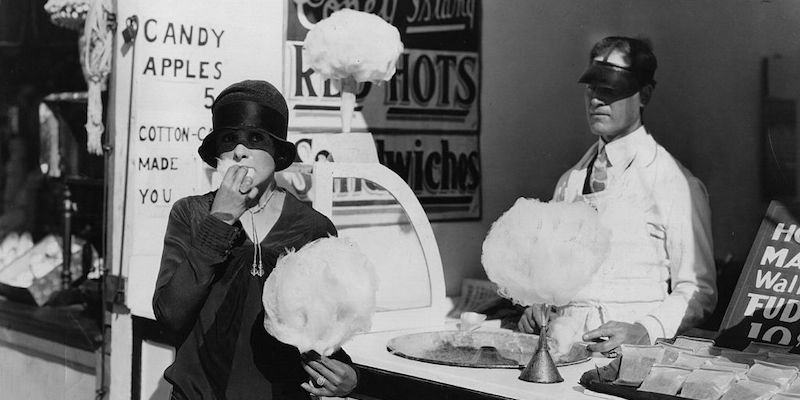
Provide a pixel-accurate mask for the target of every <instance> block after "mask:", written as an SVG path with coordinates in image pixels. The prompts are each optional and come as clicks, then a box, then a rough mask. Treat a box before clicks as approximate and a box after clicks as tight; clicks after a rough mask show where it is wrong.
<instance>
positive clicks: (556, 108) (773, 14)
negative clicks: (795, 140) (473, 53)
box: [434, 0, 800, 295]
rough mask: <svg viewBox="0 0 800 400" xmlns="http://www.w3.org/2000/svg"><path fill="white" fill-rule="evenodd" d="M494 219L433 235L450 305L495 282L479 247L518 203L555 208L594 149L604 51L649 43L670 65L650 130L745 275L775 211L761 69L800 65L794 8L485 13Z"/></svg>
mask: <svg viewBox="0 0 800 400" xmlns="http://www.w3.org/2000/svg"><path fill="white" fill-rule="evenodd" d="M483 13H484V20H483V23H484V25H483V32H482V35H483V42H482V46H483V49H482V52H483V53H482V57H483V64H482V67H483V71H482V82H483V85H482V87H481V90H482V97H481V98H482V104H481V110H482V111H481V118H482V120H481V124H482V127H481V152H482V158H481V162H482V174H483V219H482V220H481V221H479V222H463V223H439V224H434V231H435V233H436V237H437V240H438V243H439V247H440V250H441V253H442V258H443V263H444V267H445V280H446V283H447V292H448V295H455V294H458V292H459V290H460V284H461V280H462V279H463V278H465V277H484V276H485V275H484V273H483V269H482V267H481V264H480V254H481V251H480V247H481V243H482V242H483V238H484V237H485V235H486V232H487V231H488V229H489V226H490V225H491V223H492V222H493V221H494V220H496V219H497V218H498V217H499V216H500V215H501V214H502V212H504V211H505V210H507V209H508V208H509V207H510V206H511V205H512V204H513V202H514V200H515V199H516V198H517V197H519V196H526V197H535V198H540V199H543V200H549V199H550V198H551V196H552V188H553V186H554V185H555V183H556V180H557V179H558V177H559V176H560V174H561V173H562V172H563V171H564V170H566V169H567V168H569V167H570V166H571V165H573V164H574V163H575V162H576V161H577V159H578V158H579V157H580V156H581V155H582V154H583V152H584V151H585V150H586V148H587V146H589V145H590V144H591V142H592V140H593V137H592V136H591V135H590V134H589V133H588V130H587V128H586V123H585V117H584V115H585V114H584V111H583V96H582V87H581V86H580V85H578V84H576V81H577V78H578V76H579V75H580V73H581V72H582V71H583V69H584V68H585V65H586V62H587V59H588V52H589V49H590V48H591V46H592V44H593V43H594V42H595V41H597V40H598V39H600V38H602V37H604V36H607V35H612V34H614V35H628V36H639V35H641V36H646V37H649V38H650V39H651V40H652V41H653V44H654V48H655V53H656V55H657V56H658V59H659V68H658V70H657V72H656V80H657V81H658V86H657V88H656V91H655V94H654V98H653V101H652V103H651V104H650V106H649V107H648V109H647V113H646V124H647V126H648V128H649V129H650V130H651V132H652V133H653V134H654V136H655V137H656V139H657V140H658V141H660V142H661V143H662V144H663V145H664V146H665V147H666V148H667V149H668V150H669V151H670V152H672V154H673V155H674V156H675V157H676V158H678V159H679V160H680V161H681V162H682V163H683V164H684V165H686V166H687V167H688V168H690V169H691V170H692V171H693V172H694V174H695V175H697V176H698V177H699V178H700V179H702V180H703V181H704V182H705V184H706V186H707V187H708V191H709V194H710V201H711V209H712V214H713V217H712V218H713V221H712V222H713V233H714V240H715V253H716V257H717V258H718V259H724V258H725V257H727V256H730V257H732V258H733V259H734V260H739V261H743V260H744V259H745V258H746V256H747V252H748V251H749V248H750V244H751V243H752V240H753V238H754V236H755V232H756V230H757V228H758V224H759V223H760V221H761V218H762V217H763V215H764V212H765V211H766V206H767V200H765V199H763V198H762V197H761V192H760V180H759V164H760V162H761V161H760V160H761V156H760V151H761V150H760V145H761V133H760V131H759V129H760V128H759V127H760V115H759V107H760V103H759V96H760V92H759V90H760V86H759V85H760V83H759V79H760V62H761V58H762V57H764V56H769V55H772V54H774V53H784V54H785V53H796V52H797V51H798V44H800V40H798V39H800V4H798V3H797V2H796V1H794V0H772V1H755V0H726V1H724V2H723V1H691V0H679V1H657V0H636V1H622V0H603V1H600V0H552V1H535V2H534V1H526V0H515V1H502V2H500V1H491V0H487V1H485V2H484V3H483Z"/></svg>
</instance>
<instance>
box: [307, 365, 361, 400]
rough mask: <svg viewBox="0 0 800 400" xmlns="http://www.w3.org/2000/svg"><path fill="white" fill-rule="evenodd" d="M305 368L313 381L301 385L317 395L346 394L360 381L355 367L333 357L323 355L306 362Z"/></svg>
mask: <svg viewBox="0 0 800 400" xmlns="http://www.w3.org/2000/svg"><path fill="white" fill-rule="evenodd" d="M303 369H305V370H306V372H307V373H308V376H309V377H311V381H310V382H305V383H303V384H302V385H300V386H301V387H302V388H303V389H305V390H306V391H307V392H308V393H311V394H313V395H316V396H345V395H347V394H348V393H350V392H352V391H353V389H355V388H356V384H357V383H358V377H357V375H356V371H355V370H354V369H353V367H351V366H350V365H347V364H345V363H343V362H341V361H339V360H334V359H332V358H328V357H324V356H322V357H320V358H319V359H317V360H316V361H307V362H304V363H303Z"/></svg>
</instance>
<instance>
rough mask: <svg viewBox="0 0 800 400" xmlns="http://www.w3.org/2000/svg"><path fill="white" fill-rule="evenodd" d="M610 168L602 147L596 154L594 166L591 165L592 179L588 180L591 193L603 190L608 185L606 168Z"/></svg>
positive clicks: (604, 149)
mask: <svg viewBox="0 0 800 400" xmlns="http://www.w3.org/2000/svg"><path fill="white" fill-rule="evenodd" d="M610 166H611V163H610V162H609V161H608V155H607V154H606V148H605V146H603V148H602V149H601V150H600V152H599V153H598V154H597V158H595V160H594V164H593V165H592V177H591V178H590V179H589V185H590V187H591V189H592V193H595V192H600V191H603V190H605V188H606V185H607V184H608V167H610Z"/></svg>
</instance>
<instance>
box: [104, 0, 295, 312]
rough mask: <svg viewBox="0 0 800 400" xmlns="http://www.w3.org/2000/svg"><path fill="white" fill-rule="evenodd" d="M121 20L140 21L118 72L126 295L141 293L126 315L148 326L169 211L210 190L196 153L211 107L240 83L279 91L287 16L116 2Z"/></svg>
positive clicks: (258, 6)
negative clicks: (123, 97)
mask: <svg viewBox="0 0 800 400" xmlns="http://www.w3.org/2000/svg"><path fill="white" fill-rule="evenodd" d="M118 11H119V16H120V19H121V20H125V19H126V18H127V17H128V16H131V15H136V16H137V18H138V21H139V31H138V34H137V36H136V38H135V41H134V42H133V43H132V45H131V48H130V49H129V50H128V51H127V52H126V53H124V56H123V57H121V58H120V59H119V60H118V62H117V71H116V72H115V73H127V74H130V80H131V85H130V87H131V93H130V96H131V99H130V102H131V106H130V115H128V116H127V117H128V118H129V121H130V125H129V129H128V134H127V138H128V154H127V184H126V188H127V195H126V204H125V213H124V214H125V217H124V218H125V221H124V225H123V226H124V229H125V231H124V233H123V234H124V240H123V244H122V245H123V250H122V251H123V255H124V257H123V259H122V262H123V264H126V265H127V269H128V270H129V271H130V272H129V279H130V286H131V287H140V288H147V289H143V290H140V291H131V296H130V297H129V299H128V305H129V307H130V308H131V309H132V311H133V313H134V314H136V315H141V316H146V317H152V309H151V305H150V300H151V296H152V290H151V289H150V288H153V286H154V283H155V278H156V276H157V274H158V266H159V263H160V258H161V249H162V246H163V240H164V233H165V231H166V224H167V220H168V218H169V212H170V209H171V208H172V206H173V204H174V203H175V202H176V201H177V200H178V199H180V198H182V197H186V196H189V195H194V194H202V193H205V192H207V191H209V190H210V185H211V173H210V169H209V168H207V167H206V166H205V164H204V163H203V161H202V160H201V159H200V156H199V155H198V154H197V148H198V147H199V146H200V143H202V140H203V139H204V138H205V137H206V135H208V133H209V132H210V131H211V110H210V108H211V104H212V103H213V101H214V98H215V97H216V96H217V95H218V94H219V93H220V92H221V91H222V90H223V89H224V88H225V87H227V86H229V85H230V84H232V83H235V82H238V81H241V80H245V79H264V80H267V81H271V82H274V83H275V84H276V85H280V82H281V80H282V65H281V63H280V62H277V63H276V62H275V61H274V60H280V59H281V57H282V54H283V32H284V28H283V13H282V12H276V9H275V8H274V7H271V6H270V5H269V4H266V3H265V2H262V1H257V0H236V1H229V2H226V3H225V7H220V4H219V3H218V2H212V1H207V0H203V1H197V0H173V1H169V2H159V1H140V2H121V3H120V4H119V10H118ZM277 11H280V8H278V10H277ZM120 39H121V37H120ZM120 42H121V40H120ZM120 53H122V52H120ZM123 117H124V116H123ZM118 118H119V117H118Z"/></svg>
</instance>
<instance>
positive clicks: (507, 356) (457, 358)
mask: <svg viewBox="0 0 800 400" xmlns="http://www.w3.org/2000/svg"><path fill="white" fill-rule="evenodd" d="M538 343H539V336H537V335H528V334H522V333H516V332H511V331H471V332H462V331H438V332H422V333H412V334H407V335H402V336H398V337H395V338H392V339H391V340H389V342H388V343H387V345H386V349H387V350H388V351H389V352H390V353H392V354H394V355H396V356H399V357H403V358H408V359H411V360H416V361H422V362H428V363H433V364H444V365H452V366H458V367H472V368H516V369H519V368H523V367H525V365H526V364H527V363H528V361H530V359H531V357H532V356H533V353H534V352H535V351H536V346H537V344H538ZM589 358H591V352H589V351H588V350H586V345H585V344H583V343H575V345H573V346H572V348H571V349H570V351H569V353H567V354H566V355H564V356H561V357H554V359H555V362H556V365H557V366H564V365H571V364H578V363H582V362H584V361H588V360H589Z"/></svg>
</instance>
